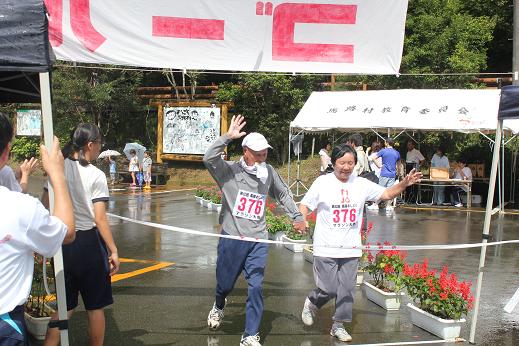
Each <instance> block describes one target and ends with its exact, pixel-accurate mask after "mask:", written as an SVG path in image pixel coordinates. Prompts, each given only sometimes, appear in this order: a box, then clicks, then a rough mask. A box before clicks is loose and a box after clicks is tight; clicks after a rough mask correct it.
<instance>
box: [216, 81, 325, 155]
mask: <svg viewBox="0 0 519 346" xmlns="http://www.w3.org/2000/svg"><path fill="white" fill-rule="evenodd" d="M322 79H323V77H321V76H303V75H296V76H287V75H282V74H268V73H254V74H243V75H240V76H239V77H238V78H237V80H236V81H235V82H234V83H232V82H228V83H223V84H222V85H221V86H220V89H219V90H218V94H217V99H218V100H219V101H232V102H234V107H233V111H234V112H235V113H241V114H243V115H244V116H245V120H246V121H247V125H246V128H245V131H247V132H261V133H262V134H264V135H265V137H266V138H267V139H268V141H269V143H270V144H271V145H272V147H273V148H274V150H272V151H271V152H270V153H269V158H272V159H273V160H274V161H278V162H280V161H282V162H284V161H285V160H286V159H287V150H288V130H289V126H290V121H292V120H293V119H294V118H295V116H296V115H297V113H298V112H299V110H300V109H301V107H302V106H303V104H304V103H305V101H306V100H307V98H308V97H309V96H310V93H311V92H312V91H314V90H318V89H319V82H322ZM234 145H236V144H234Z"/></svg>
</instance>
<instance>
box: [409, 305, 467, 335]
mask: <svg viewBox="0 0 519 346" xmlns="http://www.w3.org/2000/svg"><path fill="white" fill-rule="evenodd" d="M407 307H408V308H409V311H410V312H411V322H413V324H414V325H415V326H418V327H420V328H422V329H425V330H426V331H428V332H429V333H431V334H434V335H436V336H438V337H440V338H442V339H454V338H457V337H459V336H460V332H461V326H462V324H463V323H465V319H464V318H462V319H459V320H444V319H443V318H439V317H436V316H434V315H432V314H430V313H428V312H425V311H423V310H422V309H420V308H418V307H417V306H415V305H413V304H411V303H408V304H407Z"/></svg>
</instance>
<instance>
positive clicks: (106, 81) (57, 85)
mask: <svg viewBox="0 0 519 346" xmlns="http://www.w3.org/2000/svg"><path fill="white" fill-rule="evenodd" d="M142 75H143V74H142V72H138V71H126V70H109V69H101V68H92V69H86V68H74V67H72V66H69V67H58V68H55V69H54V71H53V75H52V83H53V84H52V87H53V89H52V91H53V103H54V113H55V117H56V121H55V123H54V124H55V132H56V133H57V134H58V135H59V136H60V138H62V140H68V138H69V135H70V131H71V130H72V129H73V128H74V127H75V126H76V125H77V124H78V123H79V122H91V123H94V124H96V125H97V126H99V128H100V129H101V132H102V133H103V135H104V136H105V137H106V140H107V142H108V143H109V144H111V145H116V144H117V145H122V144H124V142H127V141H131V140H133V139H136V138H139V139H140V138H141V137H142V134H143V132H142V128H143V126H144V127H145V126H146V124H145V121H144V118H145V117H144V114H145V109H144V107H143V105H142V104H141V103H140V99H139V98H138V96H137V87H138V86H140V84H141V80H142Z"/></svg>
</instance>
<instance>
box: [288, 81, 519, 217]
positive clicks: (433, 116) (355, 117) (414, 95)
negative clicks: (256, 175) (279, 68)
mask: <svg viewBox="0 0 519 346" xmlns="http://www.w3.org/2000/svg"><path fill="white" fill-rule="evenodd" d="M500 95H501V91H500V90H498V89H434V90H433V89H399V90H370V91H324V92H313V93H312V94H311V95H310V97H309V98H308V100H307V101H306V103H305V104H304V106H303V108H301V110H300V111H299V113H298V115H297V116H296V118H295V119H294V120H293V121H292V122H291V123H290V134H289V138H292V135H293V134H298V133H321V132H331V131H338V132H353V131H355V132H368V131H369V132H374V133H376V134H377V135H379V136H380V134H379V133H380V132H381V131H384V132H385V133H384V134H385V135H391V136H392V137H394V138H396V137H398V136H399V135H400V134H402V133H404V132H406V131H456V132H462V133H480V134H481V135H483V136H484V137H485V138H487V139H488V140H489V141H491V142H492V143H493V142H494V141H493V140H492V139H491V138H489V137H488V136H487V134H488V133H494V132H495V131H496V128H497V112H498V110H499V100H500ZM503 131H504V132H505V133H509V134H511V135H512V136H515V134H517V133H519V120H517V119H510V120H505V121H504V125H503ZM290 145H291V144H290V140H289V155H288V157H289V158H288V163H289V175H288V183H289V185H290V164H291V158H290ZM501 164H502V165H501V174H500V178H501V179H500V180H499V196H500V197H499V200H500V203H499V204H500V208H503V206H504V194H503V193H502V186H503V182H504V160H502V162H501ZM296 181H299V177H297V178H296ZM298 187H299V186H297V192H296V195H298V194H299V190H298Z"/></svg>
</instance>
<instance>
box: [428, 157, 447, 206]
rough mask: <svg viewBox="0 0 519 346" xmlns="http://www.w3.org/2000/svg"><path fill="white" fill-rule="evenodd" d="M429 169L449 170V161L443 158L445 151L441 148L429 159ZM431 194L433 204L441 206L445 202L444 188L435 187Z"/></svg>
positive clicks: (441, 186) (442, 186)
mask: <svg viewBox="0 0 519 346" xmlns="http://www.w3.org/2000/svg"><path fill="white" fill-rule="evenodd" d="M431 167H433V168H450V165H449V159H448V158H447V156H445V150H444V149H443V148H442V147H438V149H436V153H435V154H434V155H433V157H432V159H431ZM433 189H434V193H433V204H436V205H442V204H443V202H444V201H445V186H444V185H435V186H434V188H433Z"/></svg>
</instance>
